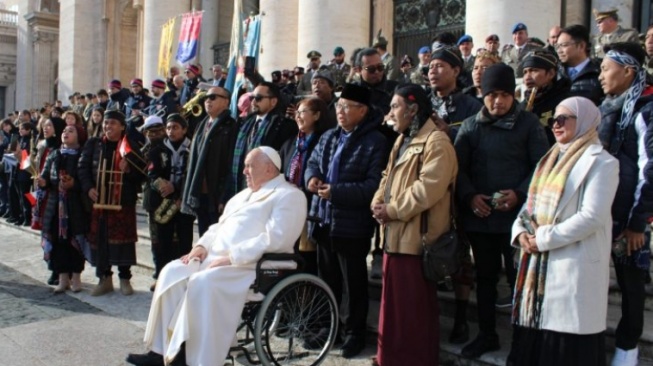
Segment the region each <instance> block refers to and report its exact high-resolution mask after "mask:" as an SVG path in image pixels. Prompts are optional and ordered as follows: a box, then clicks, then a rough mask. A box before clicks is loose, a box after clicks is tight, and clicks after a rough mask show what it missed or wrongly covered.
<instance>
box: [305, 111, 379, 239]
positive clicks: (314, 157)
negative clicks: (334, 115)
mask: <svg viewBox="0 0 653 366" xmlns="http://www.w3.org/2000/svg"><path fill="white" fill-rule="evenodd" d="M382 119H383V116H382V115H381V114H379V113H377V112H376V111H375V110H374V109H372V108H370V109H369V112H368V114H367V116H365V117H364V120H363V121H362V122H361V123H360V124H359V125H358V126H357V127H356V128H355V129H354V131H353V132H352V134H351V136H350V137H349V138H348V140H347V142H346V143H345V145H344V146H343V149H342V155H341V156H340V166H339V171H338V182H337V183H335V184H331V199H330V201H331V216H330V220H331V224H330V228H329V232H330V235H331V236H332V237H343V238H371V237H372V234H373V232H374V225H375V221H374V219H373V218H372V214H371V212H370V203H371V202H372V197H373V195H374V192H375V191H376V189H377V188H378V187H379V182H380V181H381V172H382V171H383V168H384V167H385V164H386V162H387V157H388V148H387V140H386V139H385V137H384V136H383V135H382V134H381V133H380V132H379V131H378V130H377V127H378V126H379V124H380V123H381V120H382ZM341 133H343V130H342V128H340V127H336V128H333V129H330V130H328V131H327V132H325V133H324V134H323V135H322V136H321V137H320V141H319V142H318V144H317V147H316V148H315V150H313V153H312V154H311V157H310V158H309V160H308V166H307V167H306V172H305V173H304V182H305V184H306V185H308V182H309V181H310V180H311V178H314V177H316V178H318V179H320V180H322V181H325V180H326V177H327V172H328V170H329V163H330V161H331V158H332V156H333V155H334V154H335V152H336V148H337V147H338V139H339V137H340V134H341ZM321 201H322V199H321V198H320V197H318V196H317V195H314V196H313V200H312V202H311V209H310V215H311V216H318V212H319V207H320V204H321ZM314 228H315V223H313V222H311V223H309V233H310V234H312V233H313V230H314Z"/></svg>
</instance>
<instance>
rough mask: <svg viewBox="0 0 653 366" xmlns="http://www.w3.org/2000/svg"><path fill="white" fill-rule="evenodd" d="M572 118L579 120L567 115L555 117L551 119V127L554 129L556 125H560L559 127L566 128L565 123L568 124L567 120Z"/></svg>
mask: <svg viewBox="0 0 653 366" xmlns="http://www.w3.org/2000/svg"><path fill="white" fill-rule="evenodd" d="M570 118H577V117H576V116H571V115H569V116H568V115H566V114H561V115H558V116H555V117H550V118H549V127H551V128H553V125H554V124H556V123H557V124H558V126H559V127H565V123H567V120H568V119H570Z"/></svg>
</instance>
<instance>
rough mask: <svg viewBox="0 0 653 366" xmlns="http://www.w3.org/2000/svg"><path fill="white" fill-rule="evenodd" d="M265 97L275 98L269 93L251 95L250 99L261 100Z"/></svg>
mask: <svg viewBox="0 0 653 366" xmlns="http://www.w3.org/2000/svg"><path fill="white" fill-rule="evenodd" d="M265 98H273V97H271V96H269V95H250V96H249V100H255V101H257V102H260V101H262V100H263V99H265Z"/></svg>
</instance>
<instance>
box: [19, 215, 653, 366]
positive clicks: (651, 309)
mask: <svg viewBox="0 0 653 366" xmlns="http://www.w3.org/2000/svg"><path fill="white" fill-rule="evenodd" d="M137 228H138V236H139V241H138V243H137V245H136V252H137V258H138V265H139V266H140V267H142V269H143V270H153V268H154V264H153V262H152V254H151V244H150V234H149V229H148V224H147V215H146V214H145V212H143V211H142V210H141V209H140V208H139V209H138V210H137ZM21 229H22V230H25V231H28V232H31V233H34V234H35V235H38V232H36V231H33V230H31V229H29V228H21ZM194 233H195V240H197V238H198V234H197V229H195V230H194ZM371 261H372V256H371V255H370V256H369V257H368V266H370V267H371ZM498 291H499V297H502V296H506V295H508V294H509V293H510V289H509V288H508V285H507V283H506V280H505V278H504V277H502V278H501V279H500V280H499V286H498ZM646 292H647V298H646V312H645V326H644V333H643V334H642V337H641V339H640V342H639V352H640V363H639V364H640V365H650V366H653V284H650V285H647V287H646ZM369 294H370V311H369V317H368V330H369V332H370V333H371V334H370V336H369V337H368V343H369V344H370V345H372V344H374V345H375V344H376V337H375V335H376V332H377V324H378V314H379V306H380V298H381V281H380V280H372V279H371V280H370V283H369ZM438 297H439V299H440V339H441V342H440V347H441V351H440V365H447V366H459V365H460V366H468V365H505V363H506V359H507V356H508V353H509V351H510V343H511V340H512V330H511V324H510V308H501V309H497V310H496V311H497V332H498V333H499V337H500V341H501V349H500V350H498V351H495V352H490V353H487V354H484V355H482V356H481V357H480V358H479V359H476V360H469V359H466V358H463V357H461V356H460V352H461V350H462V347H463V346H464V345H453V344H449V343H448V342H447V339H448V338H449V333H450V332H451V328H452V327H453V317H454V312H455V298H454V293H453V292H439V293H438ZM608 302H609V307H608V329H607V332H606V333H607V334H606V335H607V337H606V340H607V343H608V350H609V352H613V350H614V331H615V329H616V326H617V323H618V321H619V318H620V316H621V310H620V304H621V291H620V289H619V287H618V286H617V282H616V279H615V275H614V270H613V269H612V268H611V280H610V289H609V297H608ZM467 315H468V321H469V325H470V341H471V340H472V339H473V338H474V337H475V336H476V334H477V333H478V327H477V323H476V320H477V309H476V294H475V291H472V294H471V297H470V300H469V308H468V310H467ZM416 321H417V320H416ZM611 356H612V355H611V354H610V355H606V357H608V361H609V360H610V359H611Z"/></svg>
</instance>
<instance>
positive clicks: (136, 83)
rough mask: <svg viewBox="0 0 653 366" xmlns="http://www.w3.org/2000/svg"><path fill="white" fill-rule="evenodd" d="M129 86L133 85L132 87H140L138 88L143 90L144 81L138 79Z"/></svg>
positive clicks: (133, 80)
mask: <svg viewBox="0 0 653 366" xmlns="http://www.w3.org/2000/svg"><path fill="white" fill-rule="evenodd" d="M129 85H131V86H134V85H138V86H140V87H141V88H142V87H143V80H141V79H138V78H136V79H132V81H130V82H129Z"/></svg>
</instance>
